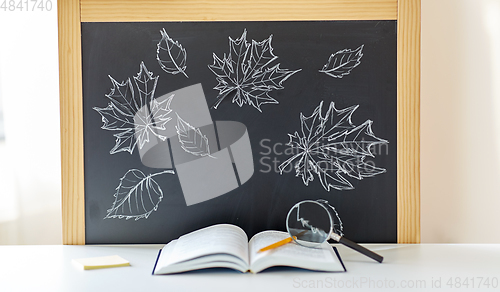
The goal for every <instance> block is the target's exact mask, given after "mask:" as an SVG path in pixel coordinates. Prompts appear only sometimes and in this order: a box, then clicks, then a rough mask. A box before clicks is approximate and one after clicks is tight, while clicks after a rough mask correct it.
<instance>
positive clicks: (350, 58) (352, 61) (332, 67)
mask: <svg viewBox="0 0 500 292" xmlns="http://www.w3.org/2000/svg"><path fill="white" fill-rule="evenodd" d="M363 47H364V45H361V46H360V47H359V48H357V49H356V50H354V51H353V50H350V49H344V50H341V51H338V52H336V53H335V54H331V55H330V58H329V59H328V62H327V63H326V64H325V65H324V66H323V69H321V70H319V72H322V73H325V74H328V75H330V76H332V77H335V78H342V77H344V76H345V75H348V74H349V73H351V70H352V69H354V68H356V67H357V66H358V65H359V64H361V57H363V53H362V51H363Z"/></svg>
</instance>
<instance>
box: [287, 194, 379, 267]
mask: <svg viewBox="0 0 500 292" xmlns="http://www.w3.org/2000/svg"><path fill="white" fill-rule="evenodd" d="M333 212H335V215H336V211H335V209H334V208H333V207H332V206H331V205H329V204H328V202H327V201H325V200H317V201H312V200H305V201H301V202H298V203H297V204H295V205H294V206H293V207H292V208H291V209H290V211H288V215H287V217H286V228H287V230H288V233H289V234H290V237H291V238H292V239H293V240H294V241H295V242H296V243H298V244H300V245H302V246H306V247H313V248H314V247H319V246H320V245H321V244H322V243H323V242H325V241H327V240H329V239H333V240H335V241H337V242H339V243H341V244H343V245H345V246H347V247H349V248H352V249H354V250H355V251H357V252H360V253H362V254H364V255H366V256H367V257H369V258H372V259H374V260H376V261H377V262H379V263H381V262H382V261H383V259H384V258H383V257H382V256H381V255H379V254H376V253H374V252H372V251H370V250H368V249H366V248H364V247H362V246H361V245H359V244H357V243H355V242H353V241H350V240H349V239H347V238H345V237H343V236H342V234H337V233H336V232H335V231H337V229H336V228H335V226H336V225H335V224H341V222H340V221H339V223H335V222H334V217H332V215H334V213H333ZM335 215H334V216H335ZM337 218H338V216H335V219H337ZM337 232H338V231H337Z"/></svg>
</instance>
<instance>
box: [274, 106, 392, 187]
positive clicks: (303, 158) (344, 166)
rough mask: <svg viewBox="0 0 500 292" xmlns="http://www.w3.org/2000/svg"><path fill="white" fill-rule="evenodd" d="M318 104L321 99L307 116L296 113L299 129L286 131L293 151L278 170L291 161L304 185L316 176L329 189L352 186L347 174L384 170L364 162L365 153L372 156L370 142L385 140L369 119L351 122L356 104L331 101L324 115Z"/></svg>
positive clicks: (356, 175)
mask: <svg viewBox="0 0 500 292" xmlns="http://www.w3.org/2000/svg"><path fill="white" fill-rule="evenodd" d="M322 106H323V102H321V103H320V104H319V106H318V107H316V109H315V110H314V112H313V114H312V115H311V116H309V117H306V116H304V115H303V114H302V113H301V114H300V122H301V133H299V132H295V133H294V134H288V136H289V138H290V140H289V142H288V143H287V145H288V146H291V147H292V148H293V149H295V150H296V152H297V154H295V155H293V156H292V157H290V158H288V159H287V160H286V161H285V162H283V163H282V164H280V165H279V167H278V169H279V170H280V174H283V171H284V170H285V168H286V167H287V166H289V165H290V164H292V165H293V167H294V168H295V174H296V176H300V177H302V181H303V183H304V185H306V186H308V185H309V182H311V181H313V180H314V177H315V176H316V177H317V178H318V180H319V181H320V183H321V185H322V186H323V188H324V189H325V190H327V191H330V189H331V188H333V189H336V190H350V189H353V188H354V187H353V185H352V184H351V182H350V181H349V180H348V179H347V178H349V177H350V178H354V179H358V180H361V179H363V178H365V177H372V176H375V175H378V174H381V173H384V172H386V170H385V169H383V168H379V167H376V166H375V165H373V164H372V163H367V162H366V157H374V156H375V155H374V154H373V152H372V149H373V148H372V147H373V146H374V145H378V144H387V143H389V142H388V141H387V140H384V139H380V138H378V137H376V136H375V135H374V133H373V131H372V128H371V125H372V123H373V122H372V121H371V120H367V121H365V122H364V123H363V124H361V125H359V126H356V125H354V124H353V123H352V120H351V117H352V114H353V113H354V111H355V110H356V109H357V108H358V107H359V105H356V106H351V107H348V108H345V109H341V110H338V109H336V108H335V104H334V103H333V102H331V103H330V106H329V108H328V110H327V112H326V114H325V116H323V115H322Z"/></svg>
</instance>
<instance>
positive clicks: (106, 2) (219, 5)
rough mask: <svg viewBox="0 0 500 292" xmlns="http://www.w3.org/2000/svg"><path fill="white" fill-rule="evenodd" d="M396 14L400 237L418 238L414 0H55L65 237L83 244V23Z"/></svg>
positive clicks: (384, 16)
mask: <svg viewBox="0 0 500 292" xmlns="http://www.w3.org/2000/svg"><path fill="white" fill-rule="evenodd" d="M220 20H223V21H243V20H397V22H398V45H397V46H398V56H397V63H398V65H397V76H398V77H397V87H398V89H397V102H398V107H397V108H398V113H397V122H398V125H397V129H398V130H397V132H398V133H397V137H398V142H397V155H398V171H397V182H398V188H397V189H398V192H397V200H398V202H397V206H398V217H397V218H398V219H397V220H398V243H419V242H420V0H350V1H343V0H314V1H303V0H302V1H300V0H272V1H267V2H265V3H264V2H261V1H244V2H240V1H238V0H230V1H227V0H208V1H199V0H170V1H165V0H163V1H162V0H151V1H138V0H135V1H134V0H60V1H58V24H59V82H60V85H59V87H60V111H61V164H62V165H61V167H62V220H63V221H62V222H63V244H85V201H84V165H83V164H84V163H83V106H82V57H81V23H82V22H138V21H220Z"/></svg>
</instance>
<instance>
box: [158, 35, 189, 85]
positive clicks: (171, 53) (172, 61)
mask: <svg viewBox="0 0 500 292" xmlns="http://www.w3.org/2000/svg"><path fill="white" fill-rule="evenodd" d="M160 33H161V40H160V42H159V43H158V45H157V47H158V48H157V49H156V59H157V60H158V63H159V64H160V67H161V68H162V69H163V71H165V72H167V73H170V74H174V75H175V74H178V73H182V74H184V76H186V77H187V78H189V76H187V74H186V67H187V66H186V59H187V53H186V49H184V48H183V47H182V45H181V44H180V43H179V42H178V41H174V40H173V39H172V38H171V37H170V36H169V35H168V34H167V32H166V31H165V29H163V30H161V31H160Z"/></svg>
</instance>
